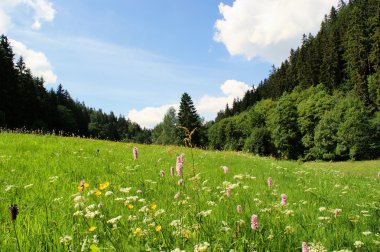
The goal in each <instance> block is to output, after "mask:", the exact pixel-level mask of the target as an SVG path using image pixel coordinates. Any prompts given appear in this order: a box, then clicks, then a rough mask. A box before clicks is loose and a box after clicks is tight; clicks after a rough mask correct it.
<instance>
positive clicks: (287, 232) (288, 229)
mask: <svg viewBox="0 0 380 252" xmlns="http://www.w3.org/2000/svg"><path fill="white" fill-rule="evenodd" d="M292 233H294V228H293V227H292V226H290V225H287V226H286V227H285V230H284V234H292Z"/></svg>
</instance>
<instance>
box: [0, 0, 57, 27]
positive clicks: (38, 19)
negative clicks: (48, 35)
mask: <svg viewBox="0 0 380 252" xmlns="http://www.w3.org/2000/svg"><path fill="white" fill-rule="evenodd" d="M20 5H25V6H27V7H29V8H31V9H32V10H33V13H34V16H33V24H31V28H33V29H35V30H39V29H40V28H41V25H42V22H52V21H53V20H54V17H55V13H56V11H55V10H54V8H53V4H52V3H51V2H50V1H49V0H0V33H5V32H6V31H7V30H8V29H9V27H10V26H11V24H12V22H11V16H10V14H9V13H11V11H12V10H14V9H15V8H16V7H18V6H20Z"/></svg>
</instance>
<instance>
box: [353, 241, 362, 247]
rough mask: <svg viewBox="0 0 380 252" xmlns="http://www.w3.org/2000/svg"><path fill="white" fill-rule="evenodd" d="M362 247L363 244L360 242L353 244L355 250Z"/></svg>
mask: <svg viewBox="0 0 380 252" xmlns="http://www.w3.org/2000/svg"><path fill="white" fill-rule="evenodd" d="M363 245H364V242H362V241H355V243H354V246H355V248H361V247H363Z"/></svg>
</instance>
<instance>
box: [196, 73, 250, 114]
mask: <svg viewBox="0 0 380 252" xmlns="http://www.w3.org/2000/svg"><path fill="white" fill-rule="evenodd" d="M220 89H221V90H222V92H223V93H224V96H221V97H213V96H208V95H205V96H203V97H202V98H201V99H200V100H199V101H198V102H197V103H196V108H197V111H198V112H199V113H200V114H202V115H204V116H205V117H206V119H214V118H215V116H216V113H218V112H219V111H220V110H222V109H224V108H225V106H226V104H227V103H228V104H229V106H230V105H232V102H233V100H234V99H235V98H238V97H239V98H243V96H244V94H245V92H247V91H248V90H250V89H252V87H251V86H250V85H248V84H247V83H244V82H241V81H237V80H227V81H225V82H224V83H223V84H222V85H221V86H220Z"/></svg>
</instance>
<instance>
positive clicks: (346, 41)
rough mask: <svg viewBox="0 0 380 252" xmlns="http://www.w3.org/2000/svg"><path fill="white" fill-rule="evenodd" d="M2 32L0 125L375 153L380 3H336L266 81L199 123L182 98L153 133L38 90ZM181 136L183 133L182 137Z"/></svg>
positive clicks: (337, 153) (320, 155)
mask: <svg viewBox="0 0 380 252" xmlns="http://www.w3.org/2000/svg"><path fill="white" fill-rule="evenodd" d="M43 84H44V80H43V79H42V78H39V77H34V76H33V75H32V73H31V72H30V70H29V69H28V68H27V67H26V66H25V63H24V61H23V59H22V57H21V58H19V59H17V60H16V59H15V56H14V54H13V52H12V47H11V45H10V43H9V42H8V39H7V37H6V36H5V35H2V36H1V45H0V98H1V99H0V127H3V128H8V129H13V128H27V129H42V130H44V131H49V132H52V131H54V132H56V131H64V132H65V133H66V134H68V135H70V134H75V135H79V136H84V137H95V138H100V139H108V140H115V141H129V142H139V143H155V144H163V145H170V144H171V145H184V144H185V143H184V141H183V139H185V138H186V137H188V136H189V135H186V134H185V133H186V132H185V128H186V129H188V130H189V132H192V133H193V134H192V135H191V146H195V147H200V148H209V149H215V150H235V151H247V152H250V153H254V154H258V155H264V156H274V157H278V158H283V159H301V160H347V159H352V160H361V159H373V158H378V157H379V156H380V111H379V105H380V4H379V1H378V0H350V1H348V2H345V1H343V0H342V1H340V3H339V5H338V6H337V7H336V8H335V7H332V8H331V11H330V13H328V14H327V15H326V16H325V18H324V20H323V21H322V23H321V26H320V30H319V32H318V33H317V34H316V35H312V34H309V35H304V36H303V37H302V44H301V45H300V46H299V47H298V48H296V49H291V50H290V55H289V57H288V59H286V60H285V61H284V62H282V63H281V64H280V65H279V66H278V67H276V66H273V68H272V70H271V72H270V74H269V76H268V77H267V78H266V79H264V80H263V81H261V82H260V83H258V84H257V85H254V86H253V87H254V88H253V89H252V90H250V91H247V93H246V94H245V95H244V97H242V98H241V99H240V98H236V99H235V100H234V102H233V104H231V105H230V106H229V105H228V104H227V105H226V108H225V109H224V110H223V111H220V112H219V113H218V115H217V117H216V118H215V121H211V122H205V121H204V120H203V119H202V118H201V117H200V115H199V114H198V113H197V111H196V108H195V106H194V104H193V102H192V100H191V97H190V95H189V94H187V93H184V94H183V95H182V97H181V102H180V109H179V111H178V113H177V112H176V111H175V110H174V109H173V108H171V109H169V110H168V112H167V113H166V115H165V117H164V119H163V121H162V122H161V123H159V124H158V125H157V126H156V127H155V128H154V129H152V130H149V129H145V128H141V127H140V126H139V125H138V124H137V123H134V122H131V121H130V120H128V119H126V118H124V117H123V116H118V117H117V116H115V115H114V114H113V113H112V112H111V113H109V114H107V113H104V112H102V110H100V109H98V110H97V109H94V108H89V107H87V106H86V105H85V104H84V103H83V102H79V101H76V100H74V99H73V98H71V96H70V94H69V92H68V91H67V90H65V89H63V86H62V85H59V86H58V88H57V90H49V91H48V90H46V88H45V87H44V85H43ZM189 132H187V133H189Z"/></svg>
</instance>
